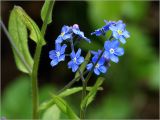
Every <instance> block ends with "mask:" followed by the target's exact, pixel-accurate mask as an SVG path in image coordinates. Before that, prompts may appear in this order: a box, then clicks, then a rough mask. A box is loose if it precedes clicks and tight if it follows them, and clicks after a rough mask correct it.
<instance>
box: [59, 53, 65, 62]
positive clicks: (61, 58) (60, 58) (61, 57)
mask: <svg viewBox="0 0 160 120" xmlns="http://www.w3.org/2000/svg"><path fill="white" fill-rule="evenodd" d="M64 60H65V55H64V54H63V55H61V56H59V59H58V61H59V62H60V61H64Z"/></svg>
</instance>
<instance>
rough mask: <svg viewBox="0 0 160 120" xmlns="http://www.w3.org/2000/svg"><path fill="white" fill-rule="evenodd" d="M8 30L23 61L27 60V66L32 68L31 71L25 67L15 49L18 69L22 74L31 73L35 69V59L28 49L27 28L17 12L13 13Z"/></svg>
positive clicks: (13, 11)
mask: <svg viewBox="0 0 160 120" xmlns="http://www.w3.org/2000/svg"><path fill="white" fill-rule="evenodd" d="M8 29H9V33H10V36H11V38H12V40H13V42H14V45H15V47H16V48H17V50H18V51H19V53H20V54H21V56H22V57H23V60H25V63H26V64H27V66H29V67H28V68H30V70H29V69H28V68H27V67H26V66H25V65H24V63H23V61H22V60H21V59H20V58H19V57H18V55H17V53H16V51H15V49H14V48H13V53H14V57H15V62H16V65H17V68H18V69H19V70H20V71H22V72H25V73H30V72H31V70H32V67H33V59H32V57H31V55H30V52H29V49H28V40H27V39H28V38H27V28H26V26H25V25H24V24H23V22H22V20H21V19H20V18H19V17H18V15H17V12H15V10H12V11H11V14H10V17H9V25H8Z"/></svg>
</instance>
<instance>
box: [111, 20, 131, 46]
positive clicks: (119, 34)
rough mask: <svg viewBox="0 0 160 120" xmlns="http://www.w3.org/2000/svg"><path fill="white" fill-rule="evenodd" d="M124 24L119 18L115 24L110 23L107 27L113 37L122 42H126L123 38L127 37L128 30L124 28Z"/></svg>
mask: <svg viewBox="0 0 160 120" xmlns="http://www.w3.org/2000/svg"><path fill="white" fill-rule="evenodd" d="M125 28H126V25H125V24H124V23H123V22H122V21H121V20H119V21H118V22H117V23H116V24H115V25H111V26H110V27H109V29H110V30H111V31H112V32H113V37H114V38H115V39H119V40H120V41H121V42H122V43H123V44H125V43H126V40H125V38H129V37H130V35H129V32H128V31H127V30H126V29H125Z"/></svg>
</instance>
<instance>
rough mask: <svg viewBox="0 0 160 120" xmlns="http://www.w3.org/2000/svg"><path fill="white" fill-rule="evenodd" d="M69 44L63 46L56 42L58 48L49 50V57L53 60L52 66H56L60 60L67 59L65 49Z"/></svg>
mask: <svg viewBox="0 0 160 120" xmlns="http://www.w3.org/2000/svg"><path fill="white" fill-rule="evenodd" d="M66 47H67V45H65V44H64V45H63V46H62V47H61V45H60V44H56V49H55V50H51V51H50V52H49V58H50V59H52V61H51V63H50V64H51V66H52V67H54V66H56V65H57V64H58V63H59V62H60V61H64V60H65V54H64V53H65V49H66Z"/></svg>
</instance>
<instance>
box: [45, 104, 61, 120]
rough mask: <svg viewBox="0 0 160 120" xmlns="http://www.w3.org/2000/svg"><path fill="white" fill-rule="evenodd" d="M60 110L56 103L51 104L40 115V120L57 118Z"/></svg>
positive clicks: (57, 119)
mask: <svg viewBox="0 0 160 120" xmlns="http://www.w3.org/2000/svg"><path fill="white" fill-rule="evenodd" d="M60 113H61V112H60V110H59V108H58V107H57V105H52V106H51V107H50V108H49V109H47V110H46V111H45V112H44V114H43V117H42V120H59V119H60Z"/></svg>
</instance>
